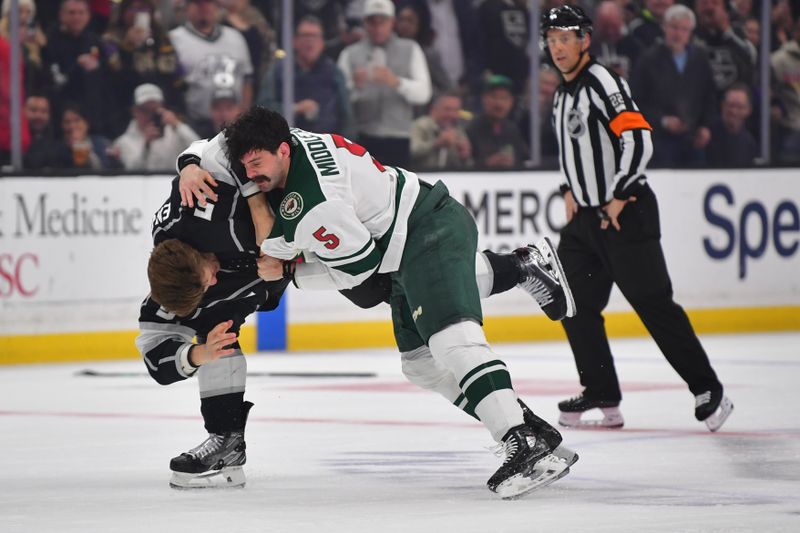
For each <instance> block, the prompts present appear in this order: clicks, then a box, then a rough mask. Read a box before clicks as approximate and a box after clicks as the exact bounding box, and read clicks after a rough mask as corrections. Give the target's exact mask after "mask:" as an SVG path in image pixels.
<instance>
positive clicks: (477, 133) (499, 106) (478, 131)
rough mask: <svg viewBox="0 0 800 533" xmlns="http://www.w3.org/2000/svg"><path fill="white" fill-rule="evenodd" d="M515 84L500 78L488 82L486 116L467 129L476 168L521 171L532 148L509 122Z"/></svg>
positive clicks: (484, 107) (474, 120) (485, 90)
mask: <svg viewBox="0 0 800 533" xmlns="http://www.w3.org/2000/svg"><path fill="white" fill-rule="evenodd" d="M513 90H514V83H513V82H512V81H511V80H510V79H509V78H507V77H506V76H502V75H500V74H495V75H493V76H490V77H489V78H487V80H486V82H485V83H484V89H483V94H482V95H481V103H482V105H483V111H482V113H481V114H480V115H479V116H477V117H475V118H474V119H472V122H470V124H469V126H467V136H468V137H469V141H470V144H472V155H473V158H474V159H475V166H476V167H478V168H484V169H502V168H506V169H508V168H519V167H521V166H522V164H523V162H524V161H525V159H527V157H528V148H527V146H525V142H524V141H523V140H522V135H521V134H520V132H519V129H518V128H517V126H516V124H514V123H513V122H511V120H509V115H510V114H511V110H512V109H513V107H514V93H513V92H512V91H513Z"/></svg>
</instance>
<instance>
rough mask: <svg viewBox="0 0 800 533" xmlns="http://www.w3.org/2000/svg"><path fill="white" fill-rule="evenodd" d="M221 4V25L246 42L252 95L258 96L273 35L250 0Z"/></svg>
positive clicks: (269, 55)
mask: <svg viewBox="0 0 800 533" xmlns="http://www.w3.org/2000/svg"><path fill="white" fill-rule="evenodd" d="M221 3H222V7H224V8H225V18H224V19H223V23H224V24H225V25H226V26H230V27H231V28H233V29H235V30H238V31H239V33H241V34H242V36H244V40H245V42H247V49H248V51H249V52H250V62H251V63H252V64H253V94H258V83H259V82H260V81H261V77H262V76H263V75H264V74H265V73H266V72H267V68H268V67H269V63H270V61H271V60H272V52H273V49H274V44H275V33H274V32H273V31H272V28H271V27H270V25H269V22H267V19H266V18H264V15H262V14H261V12H260V11H259V10H258V9H256V8H254V7H253V6H252V5H250V0H221Z"/></svg>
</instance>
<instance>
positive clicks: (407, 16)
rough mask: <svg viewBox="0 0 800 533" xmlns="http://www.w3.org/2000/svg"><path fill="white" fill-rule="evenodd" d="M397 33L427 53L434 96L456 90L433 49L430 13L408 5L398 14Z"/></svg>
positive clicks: (437, 52) (426, 59)
mask: <svg viewBox="0 0 800 533" xmlns="http://www.w3.org/2000/svg"><path fill="white" fill-rule="evenodd" d="M395 31H396V32H397V35H398V36H399V37H403V38H405V39H411V40H412V41H416V42H417V44H418V45H419V46H420V48H422V51H423V52H424V53H425V61H426V62H427V63H428V73H429V74H430V78H431V86H432V88H433V94H434V95H435V94H438V93H440V92H443V91H449V90H451V89H454V88H455V82H454V80H451V79H450V76H449V75H448V74H447V71H446V70H445V69H444V65H443V64H442V58H441V56H439V51H438V50H436V49H435V48H433V46H432V44H433V40H434V33H433V28H432V27H431V19H430V12H429V11H428V10H427V6H425V7H424V8H422V7H419V6H417V5H414V4H408V5H406V6H404V7H403V8H402V9H400V12H399V13H398V14H397V22H396V23H395Z"/></svg>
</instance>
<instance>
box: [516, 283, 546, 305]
mask: <svg viewBox="0 0 800 533" xmlns="http://www.w3.org/2000/svg"><path fill="white" fill-rule="evenodd" d="M520 285H522V286H523V287H524V288H525V290H527V291H528V292H529V293H531V295H532V296H533V299H534V300H536V303H538V304H539V306H541V307H544V306H545V305H549V304H551V303H553V301H554V300H553V293H552V292H551V291H550V289H548V288H547V286H546V285H545V284H544V282H543V281H542V280H540V279H538V278H532V279H526V280H525V281H523V282H522V283H520Z"/></svg>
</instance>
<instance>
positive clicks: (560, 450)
mask: <svg viewBox="0 0 800 533" xmlns="http://www.w3.org/2000/svg"><path fill="white" fill-rule="evenodd" d="M552 454H553V455H555V456H556V457H558V458H559V459H561V460H562V461H564V462H565V463H566V464H567V469H569V467H571V466H572V465H574V464H575V463H577V462H578V459H579V458H580V456H579V455H578V453H577V452H576V451H575V450H571V449H570V448H567V447H566V446H558V447H556V449H555V450H553V451H552ZM564 475H566V473H564Z"/></svg>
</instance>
